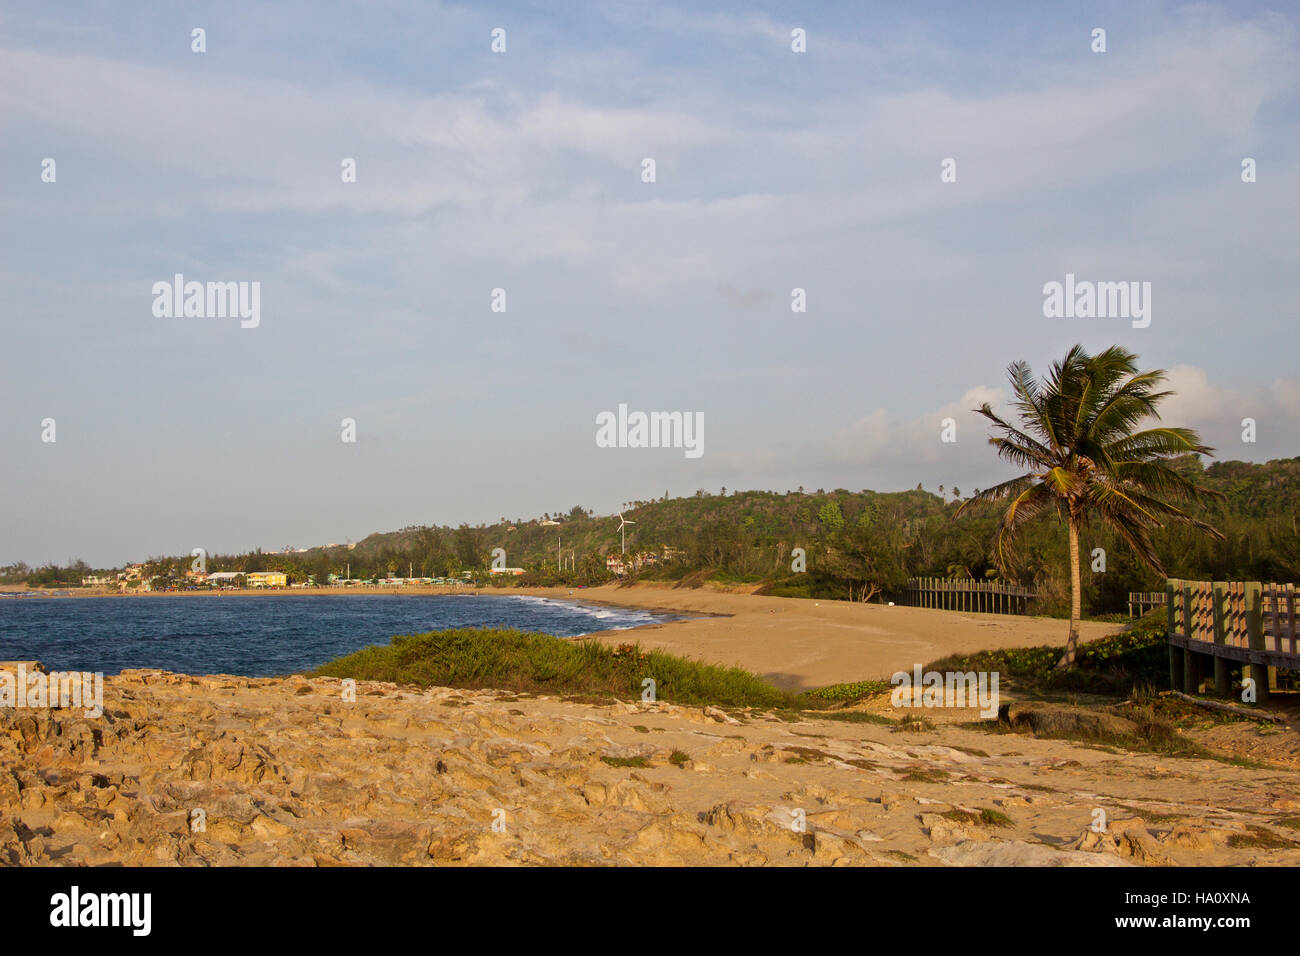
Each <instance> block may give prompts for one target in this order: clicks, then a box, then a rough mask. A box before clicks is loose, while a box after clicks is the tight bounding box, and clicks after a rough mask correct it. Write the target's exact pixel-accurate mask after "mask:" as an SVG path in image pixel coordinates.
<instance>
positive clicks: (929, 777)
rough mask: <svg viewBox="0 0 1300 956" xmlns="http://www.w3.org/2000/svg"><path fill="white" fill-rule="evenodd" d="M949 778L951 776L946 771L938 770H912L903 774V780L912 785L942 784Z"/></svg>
mask: <svg viewBox="0 0 1300 956" xmlns="http://www.w3.org/2000/svg"><path fill="white" fill-rule="evenodd" d="M951 776H952V774H950V773H949V772H948V771H947V770H939V769H938V768H934V769H930V768H924V769H922V768H914V769H912V770H909V771H907V773H905V774H903V779H904V780H909V781H912V782H914V783H942V782H943V781H945V780H947V779H948V778H949V777H951Z"/></svg>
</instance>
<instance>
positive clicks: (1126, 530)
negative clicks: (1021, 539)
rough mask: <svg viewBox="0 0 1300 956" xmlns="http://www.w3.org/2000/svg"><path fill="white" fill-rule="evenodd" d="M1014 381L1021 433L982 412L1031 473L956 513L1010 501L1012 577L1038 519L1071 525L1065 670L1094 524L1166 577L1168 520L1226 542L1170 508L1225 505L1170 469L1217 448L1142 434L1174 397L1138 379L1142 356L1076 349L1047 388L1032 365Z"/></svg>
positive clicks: (1187, 438)
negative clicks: (1083, 545) (1158, 538)
mask: <svg viewBox="0 0 1300 956" xmlns="http://www.w3.org/2000/svg"><path fill="white" fill-rule="evenodd" d="M1007 377H1008V378H1009V379H1010V382H1011V388H1012V392H1013V394H1014V399H1013V401H1012V407H1013V408H1014V409H1015V411H1016V413H1017V414H1018V415H1019V417H1020V422H1021V425H1022V427H1021V428H1017V427H1015V426H1014V425H1012V424H1010V423H1008V422H1006V421H1003V420H1002V419H1001V418H999V417H998V416H997V415H996V414H994V412H993V409H991V408H990V407H989V405H988V403H987V402H986V403H984V404H983V405H982V406H980V407H979V408H977V409H975V411H977V412H979V414H981V415H983V416H984V417H985V418H987V419H988V420H989V421H991V422H992V423H993V427H994V431H995V433H996V434H995V435H993V436H992V437H990V438H989V444H991V445H993V446H994V447H996V448H997V450H998V457H1000V458H1003V459H1005V460H1006V461H1009V462H1011V463H1012V464H1014V465H1016V466H1017V467H1019V468H1023V469H1026V470H1027V473H1026V474H1023V475H1021V476H1019V477H1018V478H1012V479H1011V480H1010V481H1004V482H1002V483H1001V484H999V485H995V486H994V487H992V488H986V489H985V490H984V491H981V492H978V493H977V494H976V495H975V496H974V497H971V498H969V499H967V500H966V501H965V502H963V503H962V505H961V507H960V508H958V509H957V515H960V514H961V513H962V512H963V511H965V510H966V509H967V508H968V507H970V506H971V505H972V504H974V503H975V502H985V501H988V502H1004V501H1009V502H1010V505H1009V506H1008V507H1007V510H1006V513H1005V514H1004V515H1003V517H1002V524H1001V527H1000V529H999V531H998V535H997V563H998V567H999V568H1001V569H1002V570H1004V571H1005V570H1006V568H1007V567H1008V565H1009V564H1010V561H1011V558H1012V552H1013V548H1014V545H1015V541H1016V537H1017V535H1018V533H1019V531H1020V530H1021V528H1022V527H1023V526H1024V525H1025V524H1026V523H1027V522H1028V521H1030V520H1031V519H1032V518H1034V517H1035V516H1037V515H1039V514H1042V513H1043V512H1046V511H1050V510H1053V509H1054V510H1055V511H1056V514H1057V518H1058V519H1059V520H1061V521H1063V522H1064V523H1065V524H1066V525H1067V527H1068V528H1069V536H1070V635H1069V638H1068V640H1067V641H1066V645H1065V653H1064V654H1063V655H1062V656H1061V660H1060V661H1059V662H1058V663H1057V667H1058V668H1067V667H1070V666H1072V665H1073V664H1074V661H1075V657H1076V654H1077V649H1078V642H1079V618H1080V613H1081V603H1082V602H1081V583H1080V571H1079V532H1080V530H1081V529H1082V528H1084V527H1086V526H1087V525H1088V523H1089V521H1090V520H1091V519H1092V518H1093V517H1096V518H1098V519H1100V521H1101V522H1102V523H1103V524H1104V525H1106V526H1108V527H1110V528H1111V529H1113V530H1114V531H1115V533H1116V534H1118V535H1119V536H1120V538H1122V539H1123V540H1124V541H1126V542H1127V543H1128V544H1129V546H1130V547H1131V548H1132V549H1133V551H1134V553H1136V554H1137V556H1138V558H1139V559H1141V560H1142V561H1143V562H1144V563H1145V564H1147V565H1148V566H1149V567H1151V568H1152V569H1153V570H1154V571H1156V573H1158V574H1161V575H1163V574H1164V573H1165V572H1164V568H1163V567H1162V566H1161V564H1160V559H1159V557H1158V556H1157V554H1156V552H1155V548H1154V547H1153V546H1152V544H1151V532H1152V531H1154V530H1156V529H1158V528H1161V527H1163V526H1164V524H1165V523H1166V522H1181V523H1183V524H1188V525H1191V526H1192V527H1194V528H1196V529H1198V530H1200V531H1203V532H1204V533H1206V534H1208V535H1211V536H1212V537H1215V538H1218V539H1222V538H1223V535H1221V534H1220V533H1219V532H1218V531H1216V530H1215V529H1214V528H1211V527H1210V526H1209V525H1208V524H1206V523H1205V522H1203V521H1199V520H1197V519H1196V518H1193V517H1192V516H1191V515H1189V514H1188V513H1187V512H1185V511H1183V510H1182V509H1180V508H1179V507H1177V506H1176V505H1175V504H1173V503H1172V502H1173V501H1186V502H1195V501H1199V500H1204V499H1206V498H1210V497H1222V495H1219V494H1218V493H1217V492H1213V491H1209V490H1207V489H1204V488H1201V487H1199V486H1198V485H1196V484H1194V483H1192V482H1191V481H1189V480H1188V479H1187V478H1185V477H1183V476H1182V475H1180V474H1179V473H1178V472H1177V471H1175V470H1174V469H1173V468H1171V467H1169V462H1170V460H1171V459H1173V458H1176V457H1178V456H1180V455H1187V454H1194V455H1208V454H1210V453H1211V452H1212V451H1213V450H1214V449H1212V448H1209V447H1207V446H1205V445H1203V444H1201V441H1200V438H1199V437H1198V436H1197V434H1196V432H1194V431H1192V430H1191V429H1188V428H1168V427H1165V426H1153V427H1149V428H1142V426H1143V425H1144V424H1147V423H1151V422H1154V421H1158V420H1159V418H1160V415H1159V413H1158V412H1157V411H1156V406H1157V405H1158V404H1159V403H1160V401H1161V400H1162V399H1164V398H1167V397H1168V396H1169V395H1170V394H1172V393H1170V392H1168V391H1157V390H1156V389H1157V387H1158V386H1159V385H1160V383H1161V382H1163V381H1164V379H1165V372H1164V370H1163V369H1156V370H1154V371H1150V372H1139V371H1138V368H1137V356H1136V355H1134V354H1133V353H1132V352H1129V351H1127V350H1125V349H1123V348H1120V347H1119V346H1117V345H1116V346H1111V347H1110V348H1108V349H1106V350H1105V351H1104V352H1101V353H1099V354H1098V355H1089V354H1088V353H1087V352H1085V351H1084V350H1083V347H1082V346H1080V345H1076V346H1074V347H1073V348H1072V349H1070V351H1069V352H1068V353H1067V354H1066V356H1065V358H1064V359H1063V360H1062V361H1060V362H1055V363H1053V365H1052V368H1051V373H1050V374H1049V375H1048V376H1047V377H1046V378H1045V379H1043V380H1042V381H1035V380H1034V378H1033V376H1032V374H1031V373H1030V370H1029V365H1028V363H1026V362H1013V363H1012V364H1011V365H1010V366H1008V367H1007ZM1139 429H1140V430H1139Z"/></svg>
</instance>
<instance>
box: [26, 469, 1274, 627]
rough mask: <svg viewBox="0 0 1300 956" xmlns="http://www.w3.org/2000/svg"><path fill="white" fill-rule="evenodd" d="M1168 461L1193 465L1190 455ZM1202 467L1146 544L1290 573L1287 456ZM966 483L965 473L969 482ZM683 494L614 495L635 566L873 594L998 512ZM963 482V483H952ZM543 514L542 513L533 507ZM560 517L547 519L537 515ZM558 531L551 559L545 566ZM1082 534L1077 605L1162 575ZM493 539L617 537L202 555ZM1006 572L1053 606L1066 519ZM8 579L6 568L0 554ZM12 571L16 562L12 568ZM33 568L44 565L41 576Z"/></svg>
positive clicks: (429, 551)
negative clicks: (1197, 521)
mask: <svg viewBox="0 0 1300 956" xmlns="http://www.w3.org/2000/svg"><path fill="white" fill-rule="evenodd" d="M1179 467H1180V468H1184V469H1188V470H1194V471H1201V468H1202V466H1201V464H1200V462H1199V460H1197V459H1195V458H1187V459H1184V460H1182V461H1181V462H1180V463H1179ZM1199 481H1200V482H1201V483H1203V484H1204V485H1205V486H1206V487H1208V488H1210V489H1213V490H1215V491H1218V492H1220V493H1222V494H1223V495H1224V498H1223V500H1222V501H1215V502H1212V503H1210V504H1207V505H1205V506H1202V507H1201V508H1200V509H1199V511H1198V516H1199V517H1202V518H1204V519H1205V520H1208V521H1209V522H1211V523H1212V524H1213V525H1214V526H1215V527H1217V528H1218V529H1219V530H1220V531H1222V532H1223V533H1224V535H1225V536H1226V541H1221V542H1218V541H1212V540H1210V539H1208V538H1205V537H1204V536H1201V535H1198V534H1195V533H1194V532H1192V531H1190V530H1187V529H1182V528H1172V529H1167V530H1165V531H1163V532H1161V533H1160V534H1158V535H1157V538H1156V540H1157V544H1158V551H1159V554H1160V556H1161V559H1162V561H1163V562H1164V564H1165V567H1166V569H1167V571H1168V573H1169V574H1170V576H1173V577H1184V578H1195V579H1217V580H1276V581H1297V580H1300V533H1298V530H1297V525H1298V524H1300V522H1298V516H1300V458H1291V459H1282V460H1277V461H1271V462H1268V463H1267V464H1250V463H1246V462H1239V461H1226V462H1219V463H1216V464H1213V465H1210V466H1209V467H1208V468H1205V469H1204V470H1203V473H1202V474H1201V476H1200V478H1199ZM974 490H975V489H969V491H972V492H973V491H974ZM722 491H725V493H721V492H720V493H718V494H710V493H708V492H705V491H698V492H696V494H695V495H694V496H692V497H688V498H672V499H658V500H651V501H637V502H632V503H630V505H629V507H628V508H625V509H624V515H625V516H626V517H627V518H628V519H629V521H631V522H634V523H633V524H629V525H628V526H627V529H626V530H627V550H628V553H629V555H632V554H645V553H649V554H653V555H654V556H655V557H656V559H657V560H658V563H656V564H653V565H649V564H647V565H644V566H642V567H641V568H639V569H637V570H634V571H633V572H632V573H631V575H630V576H631V577H633V578H641V579H657V580H671V581H677V582H682V583H685V584H687V585H695V584H699V583H700V582H701V581H703V580H710V581H713V582H718V583H723V584H737V585H739V584H752V585H755V586H761V587H763V588H764V589H765V590H766V592H767V593H773V594H784V595H790V596H805V597H827V598H848V597H850V595H852V597H853V598H854V599H862V598H863V597H864V596H865V597H866V598H867V599H872V600H886V599H890V598H895V597H897V596H898V593H899V591H900V589H901V588H902V586H903V585H904V584H905V582H906V581H907V579H908V578H910V577H916V576H929V577H967V576H970V577H974V578H978V579H996V578H997V577H998V576H999V574H998V571H997V569H996V566H995V563H994V561H993V557H992V548H991V545H992V541H993V536H994V533H995V530H996V528H997V524H998V521H999V518H1000V513H999V512H997V511H995V510H992V509H990V510H987V511H975V512H973V513H968V514H966V515H963V516H962V517H961V518H960V519H954V512H955V511H956V510H957V506H958V503H959V501H960V500H961V498H964V497H965V493H964V492H963V491H962V490H961V489H959V488H951V487H948V488H944V489H943V495H942V496H941V495H940V494H939V493H938V489H934V490H922V489H921V488H920V487H918V488H916V489H913V490H911V491H901V492H874V491H847V490H845V489H836V490H833V491H827V490H822V489H818V490H817V491H813V492H805V491H803V490H799V491H792V492H786V493H782V494H778V493H775V492H767V491H730V490H726V489H723V490H722ZM955 496H960V497H955ZM544 522H546V523H544ZM550 522H558V524H555V523H550ZM557 544H558V547H559V563H560V564H562V565H563V567H562V568H561V567H559V566H557ZM1082 547H1083V551H1084V560H1085V567H1088V566H1090V565H1091V563H1092V559H1091V557H1090V555H1091V553H1092V551H1093V549H1094V548H1102V549H1104V550H1105V553H1106V570H1105V572H1104V573H1087V574H1085V576H1084V578H1085V608H1086V610H1087V612H1088V613H1090V614H1094V615H1096V614H1102V613H1109V612H1116V611H1122V610H1123V609H1124V607H1125V600H1126V597H1127V594H1128V592H1129V591H1131V590H1132V591H1135V590H1159V589H1162V588H1163V586H1164V581H1163V578H1160V577H1159V576H1157V575H1155V574H1154V573H1152V572H1151V571H1149V570H1147V569H1145V568H1144V567H1141V566H1139V565H1138V563H1137V562H1136V560H1135V559H1134V557H1133V556H1132V554H1131V553H1130V552H1129V551H1128V549H1127V548H1126V547H1125V546H1124V544H1123V543H1122V542H1119V541H1118V540H1116V539H1115V537H1114V536H1113V535H1112V534H1110V533H1109V532H1107V531H1105V530H1102V529H1090V530H1089V531H1088V532H1085V535H1084V538H1083V541H1082ZM494 548H501V549H503V550H504V551H505V563H506V565H508V566H511V567H521V568H524V569H525V570H526V571H527V574H525V575H524V576H523V577H522V578H511V579H509V580H508V581H507V580H502V579H496V580H494V581H492V583H493V584H496V585H498V586H504V585H508V584H513V583H521V584H569V585H579V584H597V583H601V582H603V581H607V580H610V578H611V575H610V574H609V572H608V571H607V570H606V566H605V558H606V556H607V555H617V554H619V552H620V541H619V534H618V519H617V518H616V517H612V516H603V515H602V516H594V515H592V514H591V513H590V512H588V511H586V510H584V509H583V508H581V507H573V508H571V509H570V510H569V511H568V512H566V513H563V514H556V515H549V514H548V515H544V516H541V517H537V518H531V519H515V520H502V521H498V522H495V523H493V524H491V525H480V526H476V527H470V526H468V525H461V526H460V527H458V528H451V527H439V526H412V527H408V528H403V529H402V530H400V531H392V532H382V533H376V534H372V535H370V536H369V537H367V538H365V539H364V540H362V541H360V542H357V543H356V544H355V545H354V546H353V547H352V548H351V549H350V550H349V549H348V548H346V547H341V546H340V547H336V548H332V549H322V548H314V549H311V550H309V551H307V552H305V553H296V554H264V553H261V552H252V553H250V554H244V555H225V556H221V555H218V556H214V557H212V558H211V559H209V562H208V565H209V569H210V570H243V571H255V570H269V569H275V570H284V571H287V572H288V573H289V574H290V578H291V580H299V581H305V580H307V579H308V577H309V576H314V577H316V578H317V579H318V580H319V579H320V578H322V577H323V576H324V575H326V574H329V573H335V574H341V573H343V572H344V571H345V569H346V570H348V571H349V572H350V573H351V575H352V577H354V578H363V579H371V578H382V577H386V576H389V575H397V576H402V577H405V576H406V575H407V572H408V568H410V569H411V570H412V571H413V572H414V574H415V575H416V576H417V577H444V576H454V575H457V574H459V573H461V572H463V571H471V572H475V573H476V575H477V576H478V577H480V578H482V579H483V580H487V574H486V569H487V568H488V566H489V564H490V563H491V560H492V551H493V549H494ZM795 548H802V549H803V550H804V552H805V553H806V573H794V572H793V571H792V570H791V562H792V552H793V551H794V549H795ZM1019 553H1020V558H1019V560H1020V564H1019V565H1018V566H1017V567H1016V568H1015V569H1014V573H1013V574H1012V575H1010V576H1011V577H1013V578H1014V579H1015V580H1018V581H1021V582H1024V583H1033V584H1035V585H1037V586H1038V588H1039V589H1040V591H1041V593H1042V594H1043V598H1042V600H1041V602H1040V606H1039V608H1038V610H1039V611H1040V612H1041V613H1049V614H1056V613H1062V612H1064V610H1065V607H1066V603H1067V601H1068V585H1067V583H1066V581H1065V578H1064V568H1065V567H1066V563H1067V562H1066V542H1065V534H1064V530H1063V528H1062V527H1061V526H1060V525H1058V523H1057V522H1056V520H1055V518H1054V517H1050V516H1046V517H1042V518H1040V519H1037V521H1036V522H1035V523H1034V524H1033V525H1032V526H1031V527H1030V529H1029V531H1028V532H1027V533H1026V535H1025V537H1024V539H1023V545H1022V547H1021V548H1020V552H1019ZM189 560H190V559H189V558H188V557H177V558H155V559H153V560H152V561H151V562H150V563H149V569H150V570H151V571H154V570H163V571H166V570H169V569H170V570H174V571H181V570H183V569H184V568H186V567H188V566H189ZM4 570H5V571H6V572H7V576H6V579H7V580H12V579H15V578H16V577H17V575H15V569H4ZM18 570H19V571H21V570H22V569H18ZM55 570H57V569H40V570H38V571H31V570H30V569H28V571H27V574H26V575H21V576H22V577H24V578H25V579H27V580H29V581H31V582H32V583H45V584H49V583H57V579H58V577H59V575H58V574H57V573H53V572H54V571H55ZM42 578H44V579H45V580H42Z"/></svg>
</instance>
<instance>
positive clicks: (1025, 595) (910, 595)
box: [903, 578, 1038, 614]
mask: <svg viewBox="0 0 1300 956" xmlns="http://www.w3.org/2000/svg"><path fill="white" fill-rule="evenodd" d="M1037 596H1038V592H1037V591H1035V590H1034V589H1033V588H1030V587H1025V586H1024V585H1021V584H1004V583H1002V582H998V581H977V580H975V579H974V578H955V579H949V578H912V579H911V580H910V581H908V582H907V587H905V588H904V589H903V603H904V604H906V605H908V606H910V607H929V608H938V609H942V610H947V611H970V612H974V613H981V614H1024V613H1025V612H1026V610H1027V609H1028V607H1029V602H1030V601H1032V600H1034V598H1036V597H1037Z"/></svg>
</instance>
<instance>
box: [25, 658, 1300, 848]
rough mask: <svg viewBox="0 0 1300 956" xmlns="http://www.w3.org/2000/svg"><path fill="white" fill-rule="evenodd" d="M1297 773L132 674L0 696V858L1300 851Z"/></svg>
mask: <svg viewBox="0 0 1300 956" xmlns="http://www.w3.org/2000/svg"><path fill="white" fill-rule="evenodd" d="M3 666H4V665H0V667H3ZM1265 780H1266V781H1267V784H1266V783H1265V782H1264V781H1265ZM1296 784H1300V779H1297V775H1296V774H1295V773H1292V772H1289V771H1270V772H1268V773H1267V774H1262V775H1261V774H1259V773H1258V771H1252V770H1249V769H1247V768H1243V767H1236V766H1231V765H1228V764H1225V763H1215V762H1210V761H1205V760H1191V759H1181V760H1172V759H1170V758H1167V757H1157V756H1154V755H1149V754H1123V755H1122V756H1118V757H1117V756H1116V755H1115V754H1112V753H1106V752H1102V751H1098V750H1095V749H1088V748H1081V747H1075V746H1072V745H1070V744H1068V743H1065V742H1062V741H1055V740H1040V739H1035V738H1032V737H1027V736H1021V735H1014V734H983V733H981V732H978V731H975V730H971V729H967V728H962V727H957V726H943V727H941V728H940V729H938V730H936V731H934V732H932V733H925V734H917V733H914V732H913V733H902V732H895V729H894V728H891V727H889V726H885V725H881V724H878V723H869V722H864V723H854V722H850V721H844V720H832V719H829V718H824V717H808V718H807V719H804V720H799V721H793V722H792V721H791V720H790V719H789V715H785V718H784V719H778V718H777V717H776V716H775V715H766V714H761V713H746V712H727V711H723V710H720V709H717V708H704V709H701V708H691V707H679V706H675V705H672V704H667V703H641V702H635V703H619V704H613V705H607V706H593V705H590V704H583V703H576V702H566V701H563V700H559V699H554V698H546V697H534V696H520V695H515V694H511V693H506V692H495V691H475V692H469V691H460V690H453V689H447V688H434V689H431V690H427V691H425V690H414V689H410V688H401V687H397V686H394V685H391V684H377V683H376V684H368V683H361V684H359V685H358V686H357V687H356V695H355V700H350V699H345V697H344V688H343V685H342V683H341V682H340V681H337V680H333V679H305V678H301V677H292V678H285V679H246V678H237V677H227V676H206V677H193V676H187V675H181V674H167V673H162V672H158V671H128V672H124V673H123V674H121V675H119V676H117V677H110V678H108V679H107V680H106V681H105V687H104V713H103V715H102V716H100V717H97V718H92V717H88V716H86V714H85V713H84V712H83V711H80V710H77V709H66V710H60V709H44V708H43V709H32V708H14V707H0V862H3V863H7V864H10V865H19V866H30V865H60V866H67V865H88V866H96V865H102V864H110V863H122V864H127V865H177V866H204V865H217V866H228V865H301V866H337V865H389V864H396V865H451V866H463V865H476V864H506V865H529V864H574V865H611V864H634V865H659V864H682V863H685V864H743V865H796V866H857V865H890V866H894V865H936V866H937V865H984V866H988V865H1062V866H1073V865H1171V864H1172V865H1179V864H1198V865H1200V864H1219V863H1236V864H1248V863H1269V864H1296V863H1300V847H1297V846H1296V843H1295V840H1294V839H1293V838H1294V836H1295V835H1296V833H1297V831H1296V830H1294V829H1292V828H1291V823H1290V821H1294V820H1295V819H1296V816H1297V814H1296V808H1295V805H1294V801H1290V800H1289V798H1287V797H1286V796H1285V794H1286V793H1291V794H1294V793H1296V792H1300V786H1296ZM1280 794H1282V796H1280ZM1098 809H1101V810H1102V811H1103V817H1104V818H1105V819H1107V820H1108V822H1106V823H1105V826H1104V829H1095V827H1096V826H1097V823H1096V821H1097V819H1098V815H1097V813H1096V811H1097V810H1098Z"/></svg>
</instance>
